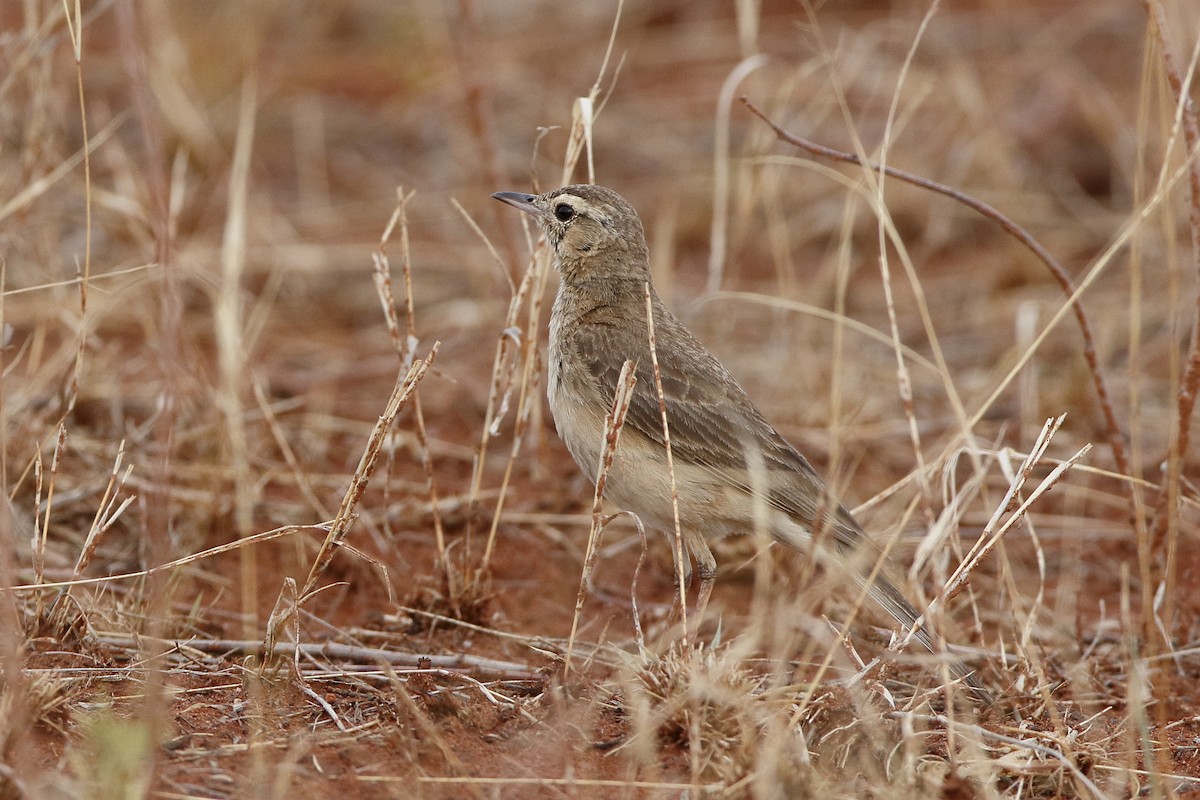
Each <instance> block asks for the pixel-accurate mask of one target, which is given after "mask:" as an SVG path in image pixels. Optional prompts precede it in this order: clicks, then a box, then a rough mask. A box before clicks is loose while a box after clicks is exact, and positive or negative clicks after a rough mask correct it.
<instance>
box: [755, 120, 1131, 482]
mask: <svg viewBox="0 0 1200 800" xmlns="http://www.w3.org/2000/svg"><path fill="white" fill-rule="evenodd" d="M742 104H743V105H745V106H746V108H747V109H748V110H749V111H750V113H752V114H754V115H755V116H756V117H758V118H759V119H761V120H762V121H763V122H765V123H766V124H767V125H768V126H770V128H771V130H773V131H775V136H776V137H777V138H778V139H779V140H780V141H782V142H786V143H788V144H790V145H793V146H795V147H799V148H801V149H802V150H806V151H808V152H809V153H812V154H813V155H816V156H821V157H823V158H830V159H833V160H835V161H843V162H845V163H847V164H856V165H858V166H862V167H866V168H867V169H871V170H874V171H876V172H880V171H881V172H884V173H885V174H887V175H889V176H890V177H893V178H896V179H898V180H902V181H904V182H906V183H911V184H912V185H914V186H919V187H921V188H923V189H928V190H930V191H932V192H936V193H938V194H941V195H945V196H946V197H949V198H951V199H952V200H956V201H957V202H959V203H961V204H963V205H965V206H966V207H968V208H970V209H972V210H974V211H976V212H978V213H979V214H981V215H983V216H984V217H986V218H988V219H990V220H992V221H993V222H995V223H996V224H997V225H999V226H1000V227H1001V228H1002V229H1003V230H1004V231H1005V232H1006V233H1008V234H1009V235H1010V236H1012V237H1013V238H1015V239H1016V240H1017V241H1019V242H1021V243H1022V244H1023V245H1025V247H1027V248H1028V249H1029V251H1030V252H1031V253H1033V254H1034V255H1035V256H1036V257H1037V258H1038V260H1040V261H1041V262H1042V263H1043V264H1045V265H1046V268H1047V269H1049V270H1050V274H1051V275H1052V276H1053V277H1054V280H1055V281H1056V282H1057V283H1058V285H1059V286H1060V287H1061V288H1062V290H1063V292H1064V293H1065V294H1066V295H1067V297H1071V296H1072V294H1073V293H1074V291H1075V287H1074V286H1073V284H1072V282H1071V277H1070V275H1068V274H1067V271H1066V269H1065V268H1064V267H1063V266H1062V264H1060V263H1058V260H1057V259H1055V258H1054V256H1052V255H1051V254H1050V251H1049V250H1047V249H1046V248H1045V247H1043V246H1042V244H1041V243H1040V242H1038V240H1037V239H1035V238H1033V236H1032V234H1030V233H1029V232H1028V231H1026V230H1025V229H1024V228H1022V227H1021V226H1020V225H1018V224H1017V223H1015V222H1013V221H1012V220H1011V219H1009V218H1008V217H1007V216H1005V215H1004V214H1003V213H1001V212H1000V211H999V210H998V209H996V208H995V207H994V206H991V205H989V204H988V203H985V202H983V201H982V200H978V199H976V198H974V197H971V196H969V195H966V194H964V193H963V192H960V191H958V190H957V189H953V188H951V187H949V186H946V185H945V184H941V183H938V182H937V181H932V180H930V179H928V178H923V177H921V176H920V175H915V174H913V173H911V172H906V171H904V170H901V169H896V168H895V167H880V166H879V165H877V164H869V163H868V164H863V161H862V159H860V158H859V157H858V156H856V155H854V154H853V153H845V152H842V151H841V150H834V149H833V148H831V147H825V146H824V145H820V144H817V143H815V142H811V141H809V140H808V139H804V138H802V137H799V136H796V135H795V134H792V133H788V132H787V131H786V130H784V129H783V128H781V127H780V126H779V125H777V124H776V123H775V122H773V121H771V120H770V119H769V118H768V117H767V116H766V114H764V113H763V112H762V111H760V110H759V109H758V107H757V106H755V105H754V103H752V102H751V101H750V100H749V99H748V98H745V97H743V98H742ZM1071 311H1072V313H1073V314H1074V315H1075V321H1076V323H1077V324H1078V326H1079V332H1080V335H1081V336H1082V338H1083V357H1084V360H1085V361H1086V362H1087V365H1088V372H1089V373H1090V374H1091V376H1092V384H1093V386H1094V387H1095V390H1096V400H1097V403H1098V404H1099V406H1100V412H1101V414H1102V415H1103V417H1104V426H1105V438H1106V441H1107V442H1108V446H1109V448H1110V449H1111V450H1112V454H1113V461H1114V462H1115V464H1116V467H1117V471H1118V472H1120V473H1122V474H1129V457H1128V455H1127V454H1126V451H1125V434H1124V432H1123V431H1122V430H1121V426H1120V424H1119V423H1118V422H1117V416H1116V412H1115V411H1114V410H1113V406H1112V401H1111V399H1110V397H1109V393H1108V386H1107V384H1106V383H1105V380H1104V375H1103V373H1102V372H1101V370H1100V361H1099V357H1098V356H1097V355H1096V343H1095V337H1093V335H1092V327H1091V324H1090V323H1089V322H1088V317H1087V314H1086V313H1085V312H1084V310H1083V304H1082V303H1081V302H1080V301H1079V300H1078V299H1077V300H1076V301H1075V302H1074V303H1073V304H1072V306H1071Z"/></svg>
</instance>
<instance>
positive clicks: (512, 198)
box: [492, 192, 546, 217]
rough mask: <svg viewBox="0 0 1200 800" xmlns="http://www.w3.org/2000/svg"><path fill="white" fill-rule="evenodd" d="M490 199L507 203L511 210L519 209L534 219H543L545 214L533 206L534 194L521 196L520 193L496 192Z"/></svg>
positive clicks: (535, 197)
mask: <svg viewBox="0 0 1200 800" xmlns="http://www.w3.org/2000/svg"><path fill="white" fill-rule="evenodd" d="M492 197H494V198H496V199H497V200H499V201H501V202H503V203H508V204H509V205H510V206H512V207H513V208H519V209H521V210H522V211H524V212H525V213H526V214H532V215H533V216H535V217H544V216H546V212H545V211H543V210H542V209H540V208H538V207H537V206H535V205H534V204H533V201H534V200H537V195H536V194H521V193H520V192H496V193H495V194H493V195H492Z"/></svg>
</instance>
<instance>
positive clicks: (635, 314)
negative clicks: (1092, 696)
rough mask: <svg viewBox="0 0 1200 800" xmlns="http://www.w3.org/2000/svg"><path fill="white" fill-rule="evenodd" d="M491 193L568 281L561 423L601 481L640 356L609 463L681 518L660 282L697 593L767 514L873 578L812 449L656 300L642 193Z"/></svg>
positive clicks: (666, 519) (641, 494)
mask: <svg viewBox="0 0 1200 800" xmlns="http://www.w3.org/2000/svg"><path fill="white" fill-rule="evenodd" d="M492 197H495V198H496V199H497V200H502V201H504V202H505V203H508V204H509V205H511V206H514V207H516V208H519V209H520V210H522V211H524V212H526V213H528V214H531V215H533V217H534V218H535V219H537V221H538V224H539V225H540V226H541V229H542V231H543V232H544V233H545V235H546V238H547V240H548V241H549V242H550V244H551V246H552V247H553V248H554V254H555V262H556V268H557V270H558V274H559V277H560V282H559V286H558V294H557V295H556V296H555V298H554V307H553V310H552V311H551V314H550V353H549V364H548V377H547V392H548V394H549V397H550V410H551V413H552V414H553V416H554V423H555V426H556V427H557V428H558V434H559V436H560V437H562V440H563V442H565V443H566V445H567V449H568V450H570V451H571V455H572V456H573V457H574V459H575V463H576V464H578V465H579V468H580V469H581V470H583V472H584V474H586V475H587V477H588V479H589V480H591V481H592V482H593V483H594V482H595V481H596V478H597V474H596V473H597V469H598V467H599V463H600V456H601V451H602V449H603V444H604V419H605V416H606V414H607V413H608V411H609V409H610V408H611V407H612V401H613V396H614V394H615V392H616V388H617V380H618V377H619V375H620V372H621V368H622V366H623V365H624V363H625V361H626V360H632V361H634V362H635V363H636V365H637V368H636V375H637V379H638V382H637V385H636V387H635V389H634V392H633V396H632V400H631V402H630V405H629V410H628V413H627V415H626V419H625V427H624V429H623V430H622V432H621V438H620V443H619V445H618V447H617V450H616V453H615V457H614V460H613V464H612V467H611V468H610V470H609V471H608V474H607V478H606V481H607V483H606V496H607V497H608V499H610V500H612V501H613V502H615V503H616V504H617V505H619V506H621V507H622V508H624V509H625V510H627V511H631V512H633V513H634V514H636V515H637V516H638V517H639V518H641V520H642V522H643V523H644V524H645V525H647V526H649V527H652V528H658V529H659V530H662V531H674V530H675V510H674V506H673V504H672V499H671V495H672V489H671V471H670V470H668V469H667V451H666V446H665V437H664V434H663V423H662V414H661V407H660V404H659V395H658V390H657V386H656V382H655V377H654V371H653V365H652V360H651V352H650V337H649V326H648V324H647V318H646V300H645V293H646V287H647V286H650V289H649V291H650V305H651V308H652V313H653V315H654V333H655V355H656V356H657V360H658V365H659V372H660V376H661V380H662V393H663V396H664V399H665V403H666V413H667V430H668V431H669V433H670V446H671V457H672V462H673V467H674V476H675V486H676V489H677V492H676V494H677V507H678V515H679V517H678V518H679V526H680V529H681V530H682V533H683V537H684V542H685V545H686V547H687V549H688V551H689V552H690V554H691V558H693V559H695V561H696V573H697V574H698V576H699V578H700V590H699V591H700V604H701V606H703V604H704V602H705V601H706V600H707V598H708V593H709V591H710V589H711V586H712V582H713V579H714V577H715V576H716V570H717V562H716V559H715V558H714V557H713V554H712V550H710V549H709V546H708V541H709V540H717V539H720V538H722V537H725V536H730V535H738V534H748V533H751V532H753V531H754V530H755V526H756V524H758V525H762V524H764V523H765V525H766V527H767V529H768V530H769V531H770V533H771V536H772V537H773V538H774V539H775V540H776V541H778V542H780V543H782V544H785V545H788V546H790V547H794V548H797V549H799V550H802V551H808V550H810V549H811V546H812V544H813V542H814V540H815V541H816V542H817V545H818V547H817V548H816V555H817V556H818V557H819V558H822V559H823V560H825V561H826V563H840V564H841V565H842V566H843V568H844V565H845V564H846V563H847V562H848V561H850V562H854V563H856V564H858V566H859V567H860V568H855V569H853V570H852V571H853V574H854V575H855V578H856V580H858V581H859V582H860V584H863V585H866V584H867V583H868V575H867V574H866V572H864V570H863V569H862V568H861V567H867V568H869V567H871V566H872V565H871V564H870V563H869V562H870V559H868V558H863V556H864V555H865V554H871V553H872V550H871V548H872V546H873V545H872V543H871V542H870V540H869V539H868V538H867V536H866V534H865V533H863V530H862V528H861V527H859V525H858V523H857V522H856V521H855V519H854V517H853V516H851V514H850V512H849V511H847V510H846V509H845V508H844V507H843V506H842V505H840V504H839V503H838V502H837V500H836V499H835V498H833V496H832V495H831V494H830V490H829V488H828V487H827V486H826V485H825V482H824V481H823V480H821V478H820V476H819V475H818V474H817V472H816V470H814V469H813V467H812V465H811V464H809V463H808V460H807V459H805V458H804V456H802V455H801V454H800V452H799V451H797V450H796V448H794V447H792V445H791V444H789V443H788V442H787V440H785V439H784V438H783V437H782V436H780V435H779V433H777V432H776V430H775V429H774V428H773V427H772V426H771V424H770V423H768V422H767V420H766V419H765V418H764V417H763V415H762V414H761V413H760V412H759V410H758V409H757V408H756V407H755V405H754V403H753V402H751V400H750V397H749V396H748V395H747V394H746V392H745V390H743V389H742V387H741V386H740V385H739V384H738V382H737V381H736V380H735V379H734V377H733V376H732V375H731V374H730V373H729V371H728V370H727V369H725V367H724V365H722V364H721V362H720V361H718V360H717V358H716V356H714V355H713V354H712V353H710V352H709V351H708V349H707V348H705V347H704V345H702V344H701V343H700V341H699V340H698V339H696V337H695V336H693V335H692V334H691V332H690V331H688V330H687V328H685V327H684V326H683V323H681V322H680V321H679V319H678V318H677V317H676V316H675V315H674V314H672V313H671V311H670V310H669V309H668V308H667V307H666V306H665V305H663V303H662V301H661V300H659V298H658V295H657V294H655V292H654V289H653V286H652V285H651V284H650V260H649V251H648V249H647V247H646V235H645V232H644V230H643V229H642V223H641V220H640V219H639V218H638V215H637V212H636V211H634V209H633V207H632V206H630V205H629V203H627V202H626V201H625V200H624V199H623V198H622V197H621V196H620V195H618V194H617V193H616V192H614V191H612V190H610V189H605V188H603V187H600V186H592V185H574V186H564V187H562V188H561V189H556V190H555V191H552V192H547V193H546V194H543V195H530V194H521V193H518V192H497V193H496V194H493V195H492ZM874 552H875V553H877V552H878V551H877V550H876V551H874ZM868 571H869V570H868ZM678 577H679V579H680V580H682V581H683V583H684V585H687V584H688V583H689V582H690V580H691V577H692V576H691V565H690V563H687V564H686V566H685V574H684V575H682V576H678ZM869 590H870V594H871V596H872V597H873V598H874V599H875V600H876V601H877V602H878V603H879V604H880V605H881V606H882V607H883V608H884V609H885V610H886V611H887V612H888V613H890V614H891V615H892V616H893V617H894V618H895V619H896V621H897V622H899V623H900V624H901V625H902V626H903V627H904V629H905V630H906V631H907V630H909V629H913V628H915V636H916V638H917V639H918V640H919V641H920V642H921V643H922V644H923V645H925V647H927V648H928V649H929V650H930V651H934V650H935V648H934V643H933V640H932V639H931V638H930V636H929V634H928V633H927V632H926V631H925V630H924V629H923V628H922V627H920V626H918V622H919V620H920V615H919V614H918V613H917V611H916V609H914V608H913V606H912V604H911V603H909V602H908V600H907V599H905V597H904V595H903V594H901V592H900V590H899V589H897V588H896V587H895V586H894V585H893V584H891V583H889V582H888V580H887V579H886V578H884V577H883V576H882V575H877V576H876V577H874V579H873V580H871V581H870V585H869ZM950 668H951V670H952V671H953V672H954V673H955V674H956V675H958V676H959V677H961V678H963V679H964V681H965V682H966V683H967V684H968V685H969V686H970V687H971V689H972V691H973V692H974V693H975V694H976V695H977V696H978V697H980V698H981V699H983V698H987V693H986V691H984V689H983V687H982V686H981V685H980V684H979V681H978V680H977V679H976V678H975V677H974V675H973V674H972V672H971V670H969V669H968V668H967V667H966V666H965V665H963V664H961V663H959V662H952V663H951V664H950ZM989 699H990V698H989Z"/></svg>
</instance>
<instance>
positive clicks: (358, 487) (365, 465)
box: [299, 342, 440, 604]
mask: <svg viewBox="0 0 1200 800" xmlns="http://www.w3.org/2000/svg"><path fill="white" fill-rule="evenodd" d="M439 345H440V342H434V344H433V347H432V348H431V349H430V351H429V355H428V356H426V357H425V358H424V359H417V360H416V361H414V362H413V365H412V367H410V368H409V370H408V373H407V374H406V375H402V376H401V377H399V378H398V379H397V381H396V385H395V386H394V387H393V388H392V395H391V397H390V398H388V402H387V406H386V407H385V408H384V411H383V414H382V415H381V416H380V417H379V421H378V422H376V423H375V429H374V430H373V431H371V437H370V439H369V440H368V441H367V447H366V449H365V450H364V451H363V454H362V458H361V459H360V460H359V462H358V467H357V469H355V470H354V476H353V478H352V479H351V481H350V487H349V488H348V489H347V490H346V494H345V495H344V496H343V497H342V504H341V506H340V507H339V508H338V513H337V516H336V517H335V518H334V520H333V524H332V525H330V526H329V533H328V535H326V537H325V541H324V542H322V543H321V549H320V551H318V553H317V556H316V558H315V559H314V560H313V565H312V567H311V568H310V569H309V572H308V578H306V579H305V581H304V588H303V589H302V590H301V591H300V601H299V602H300V603H301V604H303V603H305V602H306V601H307V600H308V598H309V596H310V595H311V593H312V591H313V589H314V588H316V584H317V581H318V580H319V579H320V577H321V573H323V572H324V571H325V569H326V568H327V567H328V566H329V562H330V561H332V560H333V554H334V553H335V552H336V550H337V548H338V546H339V545H340V544H341V542H342V540H343V539H345V538H346V533H347V532H348V531H349V529H350V524H351V523H352V522H353V521H354V518H355V514H354V509H355V508H356V507H357V506H358V501H359V500H360V499H361V498H362V495H363V492H365V491H366V489H367V484H368V483H370V481H371V476H372V475H373V474H374V473H375V465H376V462H377V461H378V459H379V451H380V449H381V448H382V447H383V443H384V442H385V441H386V439H387V434H388V431H389V430H390V429H391V427H392V423H393V422H394V421H395V419H396V415H397V414H399V413H400V409H401V408H402V407H403V406H404V404H405V403H406V402H407V401H408V399H409V398H410V397H412V395H413V393H414V392H415V391H416V388H417V385H418V384H420V382H421V379H422V378H424V377H425V373H426V371H428V369H429V365H430V364H432V363H433V360H434V358H436V357H437V351H438V346H439Z"/></svg>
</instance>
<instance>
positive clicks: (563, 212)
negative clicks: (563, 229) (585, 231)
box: [554, 203, 575, 222]
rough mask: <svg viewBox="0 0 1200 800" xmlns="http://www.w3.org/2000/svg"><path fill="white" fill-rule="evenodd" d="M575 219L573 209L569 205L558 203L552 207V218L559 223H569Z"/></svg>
mask: <svg viewBox="0 0 1200 800" xmlns="http://www.w3.org/2000/svg"><path fill="white" fill-rule="evenodd" d="M574 217H575V209H574V208H572V207H571V205H570V204H569V203H559V204H558V205H556V206H555V207H554V218H555V219H556V220H558V221H559V222H570V221H571V220H572V219H573V218H574Z"/></svg>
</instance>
